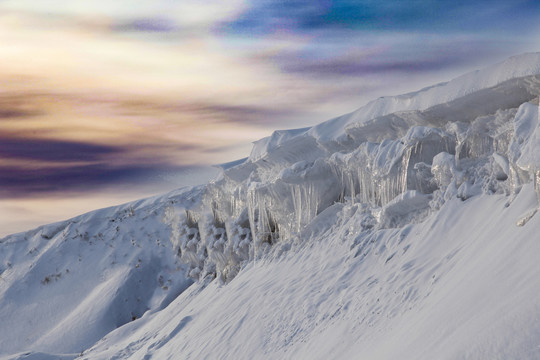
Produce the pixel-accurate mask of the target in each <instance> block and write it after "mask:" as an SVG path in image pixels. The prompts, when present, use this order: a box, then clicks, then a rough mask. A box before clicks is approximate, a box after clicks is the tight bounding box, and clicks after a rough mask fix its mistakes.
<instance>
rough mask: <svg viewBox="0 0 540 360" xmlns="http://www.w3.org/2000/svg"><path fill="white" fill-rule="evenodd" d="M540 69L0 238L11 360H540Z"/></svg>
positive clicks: (534, 64) (418, 101) (439, 95)
mask: <svg viewBox="0 0 540 360" xmlns="http://www.w3.org/2000/svg"><path fill="white" fill-rule="evenodd" d="M539 95H540V53H535V54H524V55H521V56H517V57H513V58H510V59H508V60H507V61H505V62H503V63H500V64H497V65H494V66H491V67H488V68H486V69H484V70H481V71H476V72H473V73H470V74H466V75H464V76H462V77H459V78H457V79H455V80H452V81H450V82H448V83H445V84H439V85H435V86H433V87H430V88H426V89H422V90H420V91H418V92H416V93H410V94H406V95H402V96H396V97H385V98H380V99H377V100H375V101H373V102H371V103H369V104H367V105H366V106H364V107H362V108H360V109H359V110H357V111H355V112H353V113H351V114H347V115H344V116H342V117H339V118H336V119H333V120H330V121H327V122H325V123H322V124H320V125H317V126H315V127H313V128H307V129H298V130H289V131H276V132H275V133H274V134H273V135H272V136H270V137H268V138H265V139H261V140H259V141H258V142H256V143H255V144H254V148H253V151H252V153H251V155H250V157H249V158H247V159H243V160H242V161H238V162H232V163H229V164H224V165H223V166H222V169H223V172H222V175H221V176H220V177H219V178H218V179H216V180H215V181H213V182H211V183H209V184H205V185H202V186H199V187H194V188H185V189H181V190H178V191H176V192H173V193H170V194H167V195H164V196H161V197H155V198H151V199H147V200H141V201H139V202H135V203H130V204H126V205H123V206H120V207H113V208H108V209H103V210H98V211H95V212H92V213H89V214H85V215H82V216H80V217H77V218H74V219H71V220H68V221H65V222H60V223H56V224H52V225H48V226H44V227H41V228H38V229H36V230H33V231H30V232H27V233H21V234H15V235H12V236H8V237H6V238H4V239H2V240H0V324H1V325H0V358H1V359H49V358H51V359H52V358H55V359H56V358H63V359H73V358H81V359H109V358H111V359H112V358H114V359H121V358H130V359H149V358H156V359H203V358H216V359H231V358H239V359H253V358H264V359H303V358H306V359H307V358H309V359H311V358H315V359H326V358H340V359H349V358H361V359H396V358H400V359H433V358H437V359H469V358H470V359H508V358H516V359H517V358H519V359H538V358H540V340H539V339H540V298H539V297H538V288H539V287H540V266H538V261H537V256H536V255H537V254H539V253H540V242H539V241H538V239H539V236H538V234H539V233H540V217H539V216H538V215H536V214H537V211H538V208H539V202H540V157H539V156H540V155H539V154H540V114H539V110H538V96H539Z"/></svg>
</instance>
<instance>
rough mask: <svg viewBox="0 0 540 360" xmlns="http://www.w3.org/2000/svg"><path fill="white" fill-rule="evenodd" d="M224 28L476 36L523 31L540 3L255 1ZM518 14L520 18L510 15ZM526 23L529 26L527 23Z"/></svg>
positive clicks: (532, 21)
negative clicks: (478, 32)
mask: <svg viewBox="0 0 540 360" xmlns="http://www.w3.org/2000/svg"><path fill="white" fill-rule="evenodd" d="M250 4H251V6H250V7H249V8H247V10H246V11H244V12H243V13H242V14H241V15H240V16H239V17H238V18H237V19H236V20H234V21H232V22H229V23H227V24H225V25H224V27H223V29H225V30H227V31H231V32H237V33H251V34H259V35H260V34H267V33H272V32H276V31H278V32H279V31H292V32H296V31H303V32H310V31H317V30H321V29H336V28H338V29H339V28H341V29H357V30H363V31H366V30H368V31H381V30H400V31H418V30H421V31H425V30H426V29H429V30H431V31H436V32H440V31H446V32H448V31H455V32H462V31H471V30H485V28H486V27H489V28H492V29H493V28H495V29H497V28H498V29H501V28H504V29H506V30H512V28H515V29H514V31H515V32H518V31H519V30H527V29H528V28H529V29H528V30H530V26H531V25H534V24H535V21H536V18H537V16H538V10H539V9H540V5H539V4H538V2H537V1H533V0H522V1H512V2H501V1H499V2H493V1H489V0H479V1H474V2H471V1H465V0H455V1H431V0H414V1H406V2H405V1H401V0H386V1H376V0H361V1H353V0H334V1H331V0H326V1H318V2H306V1H303V0H291V1H275V0H255V1H252V2H251V3H250ZM508 14H513V15H514V14H515V15H517V16H508ZM523 21H525V23H523Z"/></svg>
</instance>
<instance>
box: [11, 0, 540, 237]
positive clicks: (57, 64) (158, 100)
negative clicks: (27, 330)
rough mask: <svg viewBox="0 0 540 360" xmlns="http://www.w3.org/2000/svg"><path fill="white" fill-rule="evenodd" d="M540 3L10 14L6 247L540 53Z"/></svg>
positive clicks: (242, 4)
mask: <svg viewBox="0 0 540 360" xmlns="http://www.w3.org/2000/svg"><path fill="white" fill-rule="evenodd" d="M539 19H540V2H538V1H497V0H495V1H494V0H490V1H487V0H477V1H474V2H471V1H461V0H454V1H435V0H410V1H397V0H388V1H381V0H378V1H375V0H359V1H348V0H340V1H331V0H322V1H318V2H311V1H298V0H291V1H277V0H274V1H272V0H254V1H243V0H228V1H221V0H220V1H218V0H208V1H200V0H197V1H195V0H184V1H173V0H138V1H133V0H131V1H127V0H115V1H110V0H109V1H104V0H94V1H86V0H84V1H83V0H70V1H68V0H40V1H30V0H0V237H1V236H4V235H7V234H9V233H14V232H19V231H23V230H28V229H30V228H32V227H35V226H38V225H42V224H46V223H49V222H54V221H59V220H64V219H67V218H69V217H72V216H75V215H78V214H80V213H83V212H86V211H90V210H93V209H97V208H102V207H105V206H110V205H114V204H119V203H123V202H127V201H130V200H136V199H139V198H142V197H146V196H150V195H153V194H159V193H164V192H167V191H170V190H172V189H175V188H179V187H182V186H186V185H193V184H196V183H200V182H204V181H206V180H208V179H211V178H213V177H215V176H216V175H217V173H218V170H217V169H216V168H215V167H212V165H214V164H220V163H225V162H229V161H233V160H236V159H240V158H244V157H246V156H248V155H249V152H250V149H251V146H252V144H251V143H252V142H253V141H255V140H257V139H259V138H261V137H264V136H268V135H270V134H271V132H272V131H273V130H276V129H288V128H297V127H305V126H310V125H314V124H317V123H319V122H321V121H324V120H327V119H329V118H332V117H335V116H339V115H342V114H344V113H347V112H350V111H353V110H355V109H356V108H358V107H360V106H362V105H364V104H365V103H366V102H368V101H370V100H373V99H376V98H377V97H380V96H388V95H397V94H400V93H405V92H409V91H414V90H417V89H420V88H422V87H425V86H429V85H432V84H435V83H439V82H443V81H448V80H450V79H452V78H454V77H456V76H459V75H461V74H463V73H465V72H468V71H472V70H475V69H477V68H481V67H483V66H486V65H490V64H493V63H496V62H498V61H502V60H504V59H505V58H506V57H508V56H512V55H516V54H519V53H523V52H533V51H540V35H539V34H540V31H539V30H540V21H538V20H539Z"/></svg>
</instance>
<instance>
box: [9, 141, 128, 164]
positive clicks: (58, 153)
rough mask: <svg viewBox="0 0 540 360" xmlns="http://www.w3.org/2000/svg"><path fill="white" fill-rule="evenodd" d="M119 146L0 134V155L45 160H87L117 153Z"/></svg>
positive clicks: (95, 159) (94, 159)
mask: <svg viewBox="0 0 540 360" xmlns="http://www.w3.org/2000/svg"><path fill="white" fill-rule="evenodd" d="M120 151H121V149H120V148H117V147H114V146H105V145H97V144H90V143H84V142H75V141H65V140H48V139H31V138H13V137H7V136H5V135H0V157H2V158H4V159H5V158H12V159H25V160H38V161H47V162H51V161H53V162H75V161H77V162H87V161H97V160H100V159H103V158H104V156H111V155H114V154H118V153H119V152H120Z"/></svg>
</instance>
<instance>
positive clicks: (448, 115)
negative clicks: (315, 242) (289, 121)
mask: <svg viewBox="0 0 540 360" xmlns="http://www.w3.org/2000/svg"><path fill="white" fill-rule="evenodd" d="M539 59H540V56H539V55H538V54H530V55H527V56H523V57H521V58H520V59H517V58H511V59H509V60H507V61H506V62H504V63H502V64H499V65H496V66H494V67H492V68H488V69H486V70H483V71H479V72H475V73H472V74H468V75H465V76H463V77H461V78H457V79H455V80H453V81H451V82H449V83H446V84H441V85H437V86H434V87H431V88H427V89H423V90H421V91H419V92H417V93H412V94H407V95H402V96H397V97H389V98H380V99H378V100H376V101H374V102H372V103H369V104H368V105H366V106H365V107H363V108H360V109H359V110H357V111H356V112H353V113H351V114H348V115H345V116H342V117H340V118H336V119H333V120H330V121H328V122H326V123H322V124H320V125H318V126H315V127H313V128H309V129H298V130H289V131H276V132H274V134H273V135H272V136H270V137H269V138H265V139H262V140H260V141H258V142H256V143H255V146H254V149H253V151H252V153H251V155H250V157H249V158H247V159H246V160H245V161H244V162H243V163H241V164H237V165H235V166H233V167H230V168H225V169H224V172H223V175H222V177H221V178H220V179H219V180H216V181H214V182H213V183H211V184H208V185H207V186H205V188H204V191H203V195H202V197H201V199H200V201H197V202H196V206H190V207H185V206H183V205H180V206H179V207H177V208H175V209H170V210H169V211H171V212H175V213H176V215H171V214H169V218H170V219H172V218H174V217H175V216H176V218H175V219H174V220H173V221H172V222H171V224H172V226H173V228H174V231H173V237H172V239H171V240H172V242H173V244H174V245H175V248H176V249H177V251H178V255H179V256H180V258H181V260H182V261H183V262H184V263H186V264H188V265H189V268H190V270H189V275H190V276H191V277H193V278H194V279H200V278H203V277H206V276H217V277H218V278H220V279H221V280H223V281H229V280H230V279H232V278H233V277H234V276H235V275H236V274H237V273H238V271H239V269H240V268H241V267H242V265H243V264H245V263H246V262H248V261H250V260H251V259H256V258H259V257H260V256H261V255H262V254H265V253H267V252H268V251H270V249H271V248H273V247H275V246H276V245H277V247H278V248H279V249H286V248H287V244H289V243H291V242H294V241H299V234H301V232H302V229H303V228H304V227H305V226H306V225H308V224H309V223H310V222H311V221H312V220H313V219H314V218H315V217H316V216H317V215H319V214H320V213H321V212H323V211H324V210H325V209H326V208H328V207H329V206H331V205H333V204H335V203H352V204H356V203H358V204H361V205H362V211H363V212H364V214H365V221H364V222H363V224H362V225H363V226H364V227H365V228H366V229H370V228H375V229H380V228H388V227H399V226H402V225H404V224H407V223H410V222H411V221H412V222H417V221H419V220H421V219H423V218H424V216H426V215H427V214H429V213H430V212H431V211H433V210H437V209H439V208H440V207H441V206H442V204H444V202H445V201H447V200H448V199H450V198H452V197H455V196H457V197H458V198H460V199H462V200H466V199H468V198H470V197H471V196H473V195H478V194H481V193H484V194H506V195H508V196H510V197H511V196H513V195H514V194H515V193H516V192H517V191H518V190H519V189H520V187H521V186H522V184H524V183H528V182H534V184H535V189H536V191H537V194H538V197H539V198H540V185H539V182H540V181H539V178H540V156H539V152H538V149H539V146H540V128H539V126H540V122H539V115H538V95H539V94H540V75H537V73H538V72H539V70H540V62H539ZM516 62H520V64H521V66H520V67H518V68H516V66H515V65H516ZM516 72H517V73H516ZM516 76H517V77H516Z"/></svg>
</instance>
